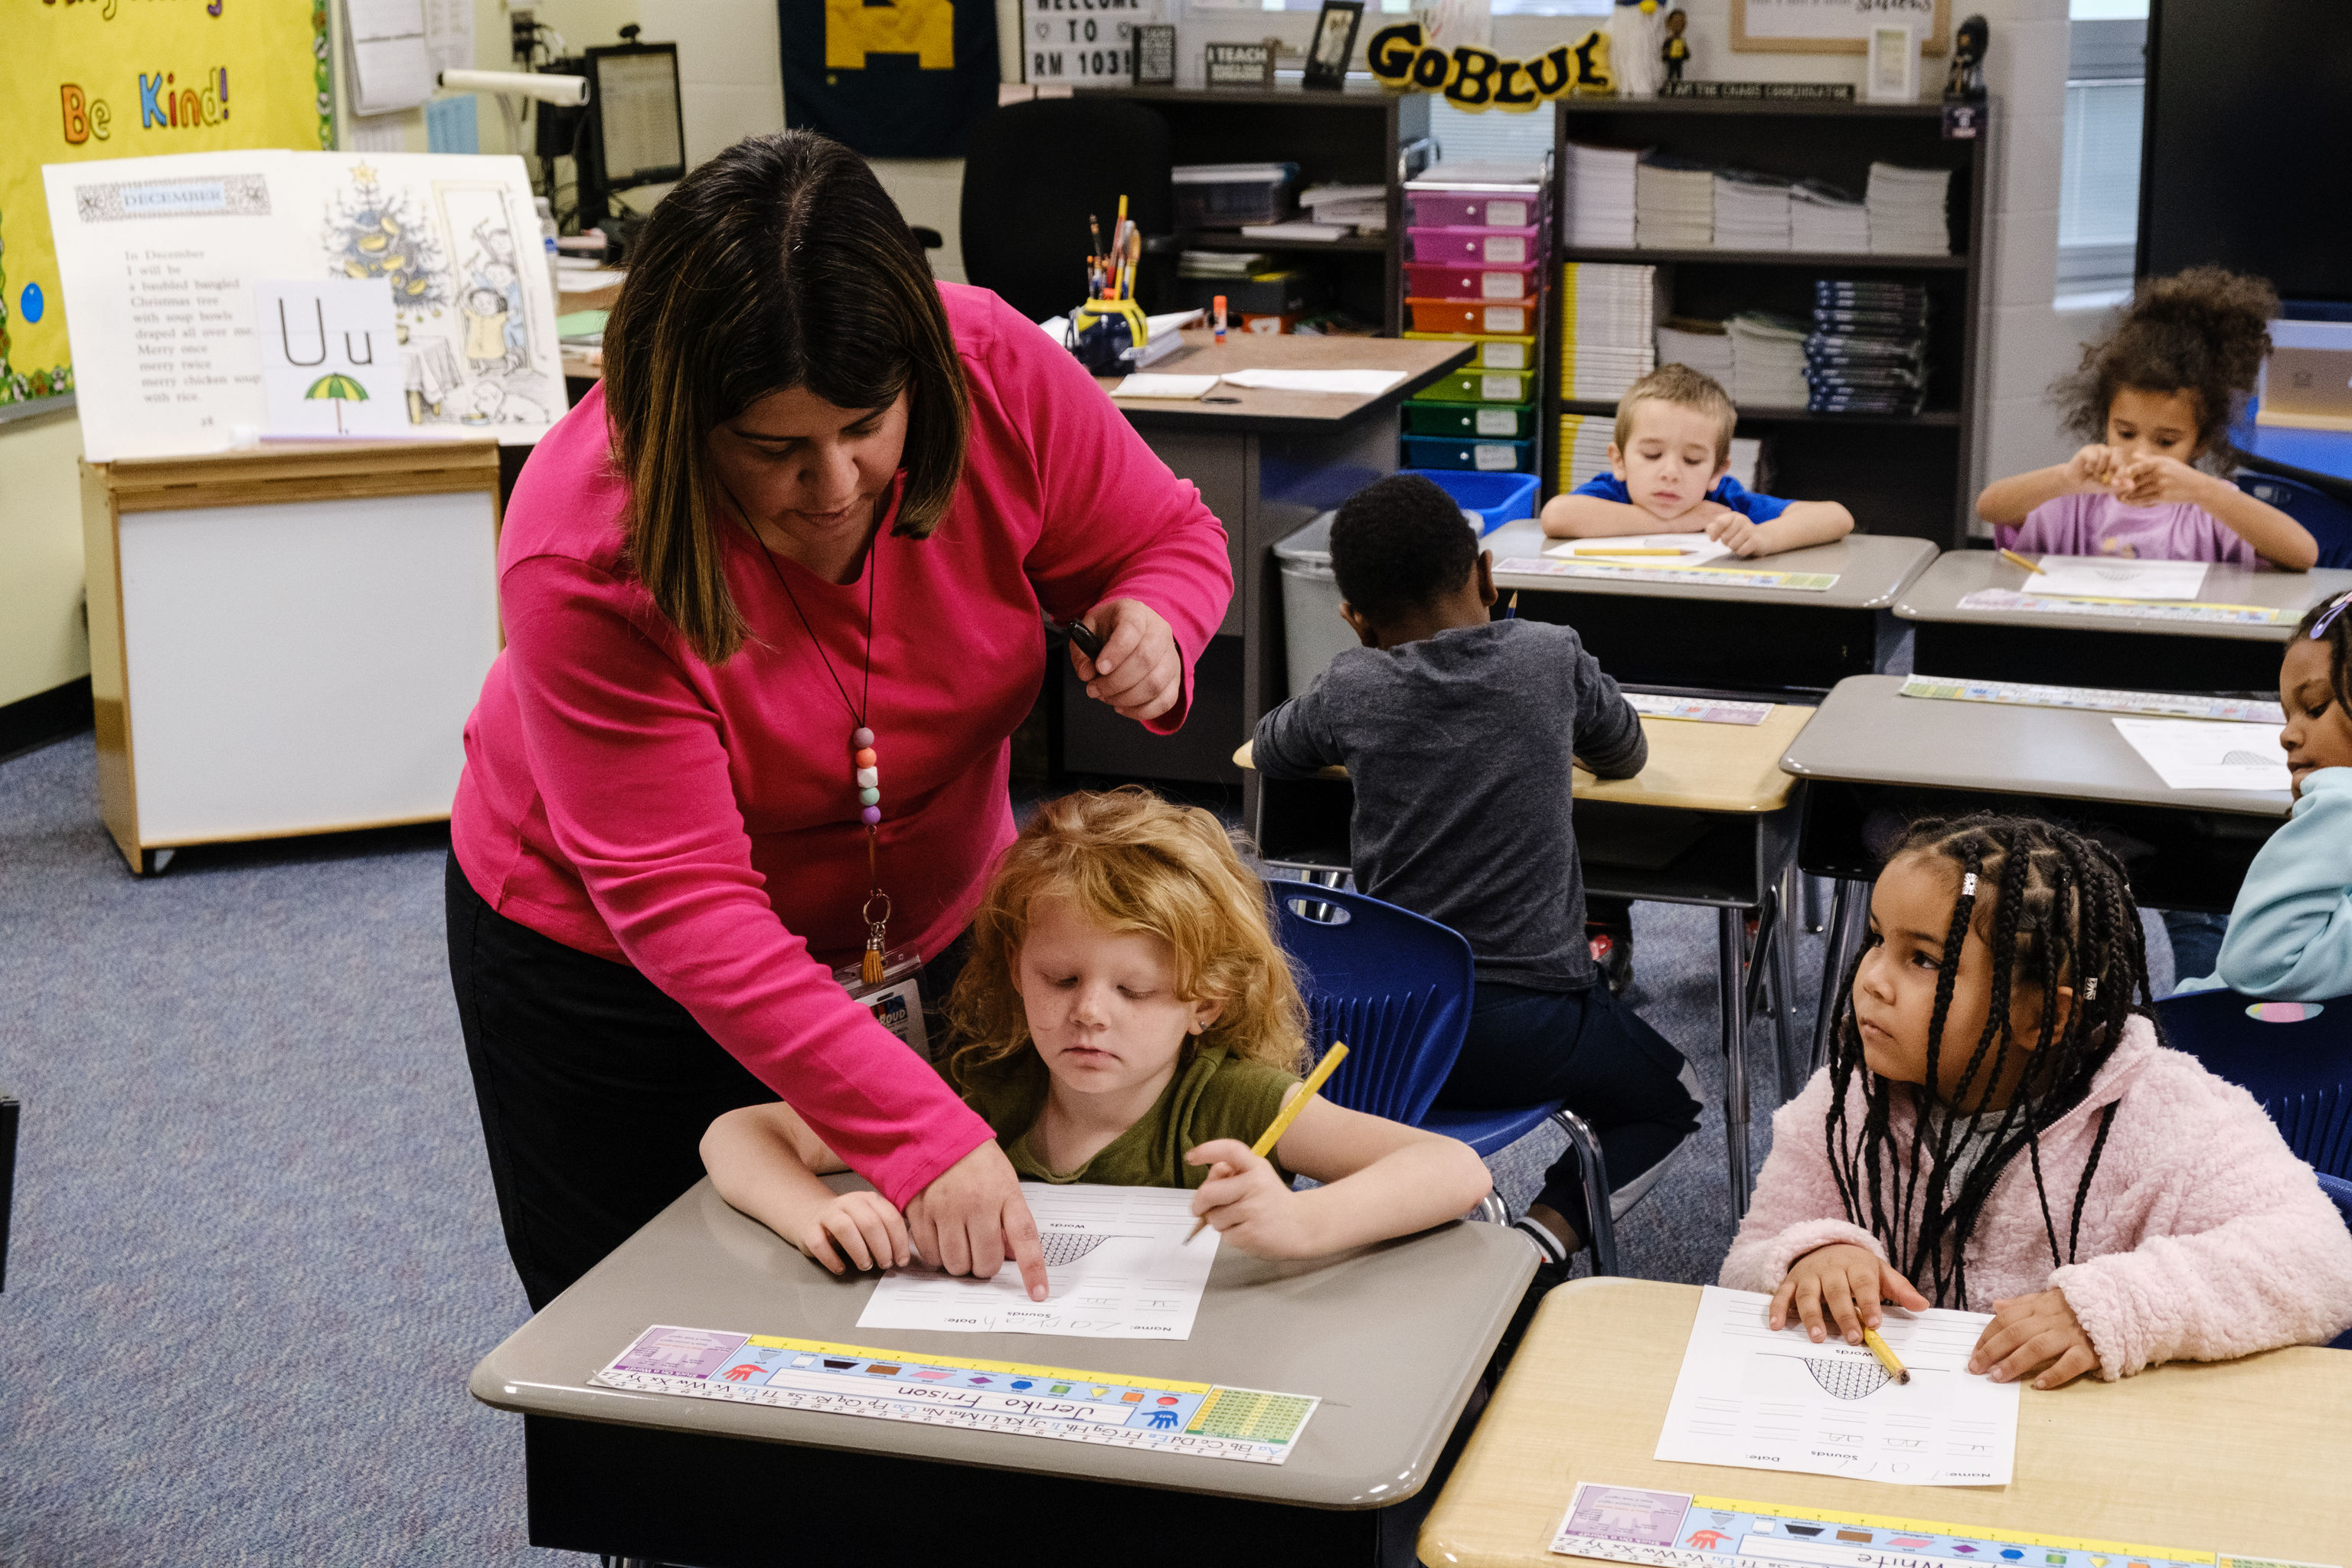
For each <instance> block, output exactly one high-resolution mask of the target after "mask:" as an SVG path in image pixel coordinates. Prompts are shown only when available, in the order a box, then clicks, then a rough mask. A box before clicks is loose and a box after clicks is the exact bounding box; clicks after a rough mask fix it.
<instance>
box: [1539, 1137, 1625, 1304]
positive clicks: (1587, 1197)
mask: <svg viewBox="0 0 2352 1568" xmlns="http://www.w3.org/2000/svg"><path fill="white" fill-rule="evenodd" d="M1551 1119H1552V1121H1555V1122H1557V1123H1558V1124H1559V1130H1560V1131H1563V1132H1565V1133H1567V1134H1568V1142H1569V1143H1570V1146H1571V1147H1572V1148H1574V1149H1575V1151H1576V1165H1577V1170H1578V1172H1579V1173H1580V1174H1581V1175H1582V1176H1583V1177H1584V1241H1585V1245H1586V1246H1588V1247H1591V1248H1592V1272H1593V1273H1594V1274H1595V1275H1596V1276H1598V1275H1602V1274H1614V1273H1616V1272H1617V1221H1616V1217H1615V1216H1614V1215H1612V1214H1611V1213H1610V1209H1609V1166H1608V1164H1607V1163H1606V1162H1604V1161H1603V1160H1602V1159H1601V1140H1599V1139H1598V1138H1595V1137H1594V1136H1593V1135H1592V1129H1591V1126H1590V1125H1588V1124H1587V1123H1586V1121H1585V1120H1584V1118H1583V1117H1581V1116H1579V1115H1578V1114H1577V1113H1576V1112H1575V1111H1573V1110H1569V1109H1568V1108H1567V1107H1566V1106H1562V1107H1560V1109H1559V1110H1555V1111H1553V1112H1552V1113H1551Z"/></svg>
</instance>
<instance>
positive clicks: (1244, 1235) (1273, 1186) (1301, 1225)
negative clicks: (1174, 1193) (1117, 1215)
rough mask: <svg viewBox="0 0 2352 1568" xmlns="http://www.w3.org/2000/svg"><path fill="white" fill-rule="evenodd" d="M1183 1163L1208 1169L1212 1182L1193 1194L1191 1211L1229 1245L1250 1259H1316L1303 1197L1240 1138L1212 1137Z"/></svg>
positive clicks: (1204, 1183) (1313, 1239)
mask: <svg viewBox="0 0 2352 1568" xmlns="http://www.w3.org/2000/svg"><path fill="white" fill-rule="evenodd" d="M1184 1163H1186V1164H1188V1165H1206V1166H1208V1167H1209V1177H1208V1180H1206V1181H1204V1182H1202V1184H1201V1185H1200V1189H1199V1190H1198V1191H1196V1192H1195V1193H1193V1194H1192V1212H1193V1213H1194V1214H1196V1215H1200V1216H1201V1217H1202V1219H1205V1220H1207V1221H1208V1222H1209V1224H1210V1226H1212V1227H1213V1229H1215V1230H1216V1231H1217V1233H1218V1234H1219V1235H1221V1236H1223V1237H1224V1238H1225V1239H1226V1240H1227V1241H1230V1242H1232V1243H1233V1244H1234V1246H1235V1247H1240V1248H1241V1249H1242V1250H1243V1251H1244V1252H1246V1253H1248V1254H1249V1255H1250V1256H1251V1257H1252V1258H1312V1257H1314V1256H1315V1255H1316V1253H1317V1251H1318V1248H1317V1247H1316V1246H1315V1238H1314V1237H1312V1236H1311V1235H1309V1234H1308V1227H1307V1225H1306V1223H1305V1221H1306V1216H1305V1215H1303V1214H1301V1213H1300V1211H1299V1206H1298V1196H1299V1194H1297V1193H1294V1192H1292V1191H1291V1190H1290V1188H1289V1186H1288V1184H1286V1183H1285V1182H1284V1181H1283V1179H1282V1178H1281V1177H1280V1176H1277V1175H1276V1174H1275V1172H1274V1166H1273V1165H1272V1164H1271V1163H1268V1162H1267V1161H1266V1160H1265V1158H1264V1157H1263V1156H1261V1155H1258V1154H1255V1153H1252V1152H1250V1146H1249V1145H1248V1144H1246V1143H1244V1142H1242V1141H1241V1140H1240V1139H1238V1138H1213V1139H1211V1140H1210V1141H1209V1142H1206V1143H1203V1144H1202V1145H1201V1146H1200V1147H1199V1148H1197V1149H1194V1150H1192V1152H1190V1153H1188V1154H1186V1155H1185V1156H1184Z"/></svg>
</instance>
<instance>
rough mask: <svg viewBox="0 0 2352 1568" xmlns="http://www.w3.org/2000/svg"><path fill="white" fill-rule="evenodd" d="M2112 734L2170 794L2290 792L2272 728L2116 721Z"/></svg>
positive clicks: (2182, 721)
mask: <svg viewBox="0 0 2352 1568" xmlns="http://www.w3.org/2000/svg"><path fill="white" fill-rule="evenodd" d="M2116 731H2118V732H2119V733H2120V734H2121V735H2122V736H2123V738H2124V739H2125V740H2126V741H2128V742H2131V749H2132V750H2133V751H2135V752H2138V753H2139V754H2140V758H2141V760H2142V761H2144V762H2146V763H2147V765H2148V766H2149V767H2151V768H2154V769H2155V770H2156V775H2157V777H2158V778H2160V779H2162V780H2163V781H2164V783H2165V787H2166V788H2168V789H2261V790H2280V791H2284V790H2288V789H2292V788H2293V787H2294V779H2293V778H2292V777H2290V776H2289V774H2288V773H2287V771H2286V750H2285V748H2284V747H2283V746H2281V745H2280V744H2279V732H2278V726H2276V725H2274V724H2229V723H2218V722H2215V721H2212V720H2209V719H2118V720H2116Z"/></svg>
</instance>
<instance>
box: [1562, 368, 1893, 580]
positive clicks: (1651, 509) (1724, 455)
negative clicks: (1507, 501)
mask: <svg viewBox="0 0 2352 1568" xmlns="http://www.w3.org/2000/svg"><path fill="white" fill-rule="evenodd" d="M1738 417H1739V416H1738V411H1737V410H1736V409H1734V408H1733V407H1732V405H1731V398H1730V396H1729V395H1727V394H1726V393H1725V392H1724V390H1723V388H1722V387H1721V386H1719V385H1717V384H1716V382H1715V381H1714V379H1713V378H1712V377H1709V376H1706V375H1702V374H1699V373H1698V372H1697V371H1695V370H1693V369H1691V367H1690V366H1688V365H1686V364H1664V365H1660V366H1659V367H1658V368H1657V369H1655V370H1654V371H1652V372H1651V373H1650V374H1647V375H1645V376H1643V378H1642V379H1641V380H1639V381H1637V382H1635V383H1634V384H1633V385H1632V386H1631V387H1629V388H1627V389H1626V392H1625V395H1624V396H1623V397H1622V398H1620V399H1618V402H1617V430H1616V439H1614V440H1612V442H1610V443H1609V467H1610V470H1611V471H1610V472H1609V473H1606V474H1602V475H1601V476H1599V477H1598V478H1595V479H1590V480H1587V481H1586V482H1585V483H1583V484H1581V485H1579V486H1578V487H1577V488H1576V489H1574V490H1573V491H1572V492H1570V494H1567V495H1560V496H1554V497H1552V499H1551V500H1549V502H1547V503H1546V504H1545V506H1544V509H1543V531H1545V532H1546V533H1549V534H1550V535H1551V536H1552V537H1553V538H1555V539H1601V538H1607V537H1609V536H1611V535H1623V534H1629V533H1705V534H1706V536H1707V537H1708V538H1709V539H1713V540H1718V541H1720V542H1722V544H1723V546H1724V548H1725V549H1727V550H1729V551H1730V552H1732V553H1733V554H1735V555H1772V554H1777V553H1779V552H1780V551H1783V550H1797V549H1801V548H1802V547H1803V546H1805V545H1808V544H1828V543H1830V542H1832V541H1834V540H1840V539H1843V538H1844V537H1845V536H1846V535H1847V534H1849V533H1851V532H1853V513H1852V512H1850V511H1848V510H1846V509H1845V508H1843V507H1842V506H1840V505H1838V503H1837V502H1835V501H1833V500H1796V501H1791V500H1780V498H1779V497H1777V496H1764V495H1757V494H1756V493H1754V492H1753V491H1751V490H1748V489H1746V488H1744V487H1743V486H1742V485H1741V484H1740V482H1739V481H1738V479H1733V478H1732V477H1731V473H1730V468H1731V427H1732V426H1733V425H1734V424H1736V423H1737V422H1738Z"/></svg>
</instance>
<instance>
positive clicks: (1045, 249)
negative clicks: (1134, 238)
mask: <svg viewBox="0 0 2352 1568" xmlns="http://www.w3.org/2000/svg"><path fill="white" fill-rule="evenodd" d="M1169 165H1170V153H1169V135H1168V122H1167V121H1165V120H1163V119H1161V118H1160V115H1159V114H1158V113H1156V112H1154V111H1153V110H1150V109H1146V108H1145V107H1143V106H1142V105H1141V104H1139V103H1130V102H1127V101H1125V100H1119V99H1115V98H1046V99H1035V100H1031V101H1029V102H1026V103H1012V104H1007V105H1005V106H1004V107H1003V108H1002V109H997V110H991V111H990V112H988V113H986V114H983V115H982V116H981V117H980V118H979V119H978V120H977V121H973V123H972V127H971V134H970V135H969V136H968V137H967V139H966V141H965V144H964V163H963V272H964V277H965V278H966V279H968V280H969V281H971V282H972V283H974V284H977V285H978V286H979V287H981V288H982V289H994V290H995V291H996V293H997V294H998V295H1000V296H1002V297H1003V300H1004V301H1005V303H1007V304H1009V305H1011V306H1012V307H1013V309H1014V310H1018V311H1020V312H1021V313H1022V314H1023V315H1024V316H1026V317H1028V318H1029V319H1030V320H1031V321H1044V320H1045V319H1046V318H1047V317H1049V316H1059V315H1063V314H1066V313H1067V312H1068V311H1069V310H1070V309H1071V308H1072V307H1074V306H1076V304H1077V303H1078V301H1079V300H1083V299H1085V298H1086V292H1087V263H1086V258H1087V253H1088V252H1089V251H1090V250H1091V249H1092V248H1093V245H1092V241H1091V238H1090V237H1089V236H1088V234H1087V218H1088V216H1093V217H1095V218H1096V219H1097V220H1099V221H1100V223H1101V226H1102V237H1103V243H1104V244H1105V245H1106V246H1108V244H1109V243H1110V231H1111V227H1112V226H1113V225H1114V224H1115V223H1116V222H1117V221H1118V198H1119V197H1120V196H1122V195H1124V196H1126V197H1127V216H1128V217H1129V220H1130V221H1131V222H1133V223H1134V224H1135V226H1137V227H1138V228H1139V229H1140V230H1141V231H1142V233H1143V237H1144V240H1145V242H1146V243H1147V244H1149V243H1150V241H1151V240H1152V239H1154V238H1157V237H1162V236H1169V235H1172V234H1173V233H1174V232H1175V227H1176V219H1175V209H1176V198H1175V194H1174V191H1173V188H1172V187H1171V185H1170V184H1169V175H1168V172H1169ZM1169 272H1170V269H1169V268H1168V267H1167V266H1166V265H1165V264H1162V265H1160V266H1157V267H1146V268H1143V271H1142V274H1141V285H1142V286H1141V289H1140V291H1139V294H1138V296H1137V298H1138V300H1139V302H1140V303H1141V304H1142V305H1143V307H1144V309H1145V310H1155V309H1158V308H1160V301H1161V300H1163V299H1164V298H1165V297H1166V292H1167V285H1168V284H1169V283H1170V282H1171V281H1172V279H1171V277H1170V275H1169Z"/></svg>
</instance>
